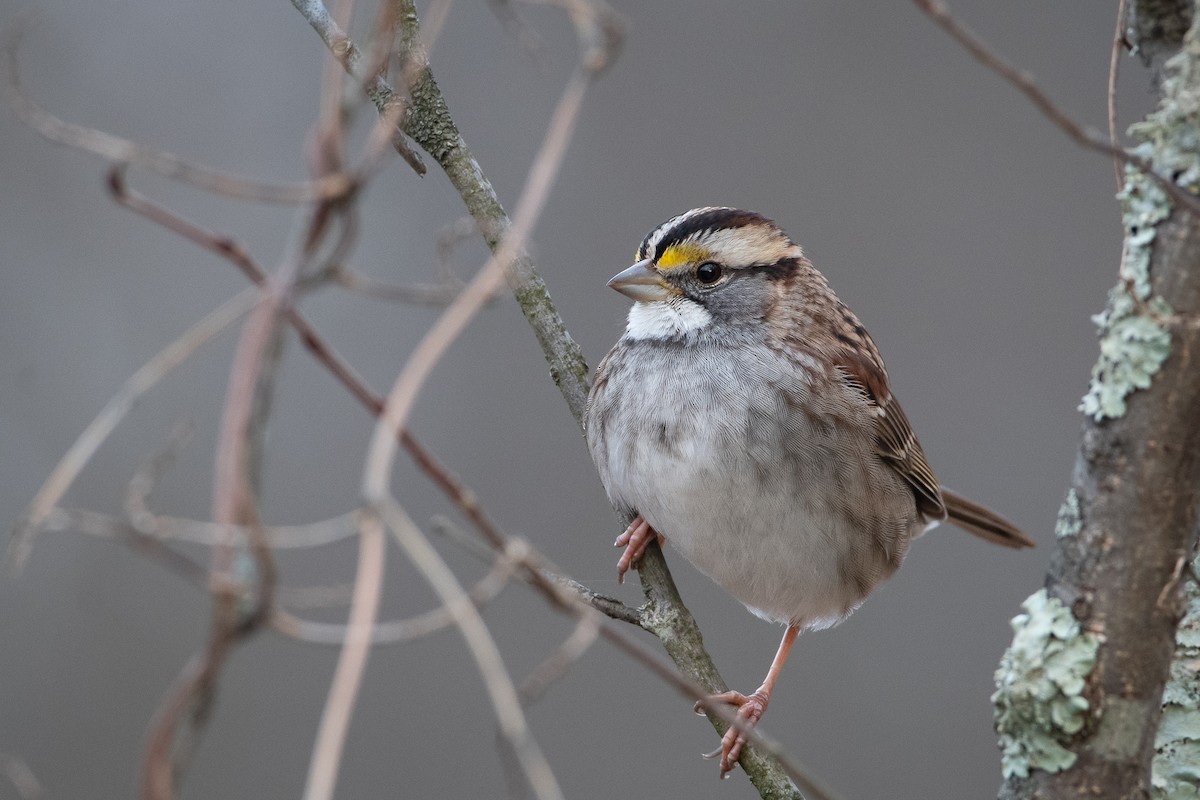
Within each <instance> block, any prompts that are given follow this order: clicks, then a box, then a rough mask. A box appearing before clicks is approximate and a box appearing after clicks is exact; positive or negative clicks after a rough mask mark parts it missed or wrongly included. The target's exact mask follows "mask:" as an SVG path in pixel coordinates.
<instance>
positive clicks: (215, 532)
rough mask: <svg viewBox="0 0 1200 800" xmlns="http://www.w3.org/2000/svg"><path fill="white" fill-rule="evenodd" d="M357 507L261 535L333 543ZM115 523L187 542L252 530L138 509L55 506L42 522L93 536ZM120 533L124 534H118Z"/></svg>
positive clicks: (295, 545) (278, 544) (242, 540)
mask: <svg viewBox="0 0 1200 800" xmlns="http://www.w3.org/2000/svg"><path fill="white" fill-rule="evenodd" d="M359 513H360V512H358V511H351V512H349V513H346V514H342V515H340V516H337V517H332V518H330V519H324V520H320V521H318V522H310V523H308V524H307V525H274V526H271V527H262V528H261V531H262V537H263V539H264V540H265V542H266V543H267V544H268V545H269V546H270V547H271V548H273V549H277V550H287V549H302V548H310V547H321V546H323V545H328V544H333V543H335V542H340V541H343V540H345V539H349V538H350V537H352V536H354V535H356V534H357V533H358V525H359V517H358V515H359ZM118 526H126V527H129V528H131V529H132V530H134V531H136V532H137V533H139V534H140V535H142V536H144V537H146V538H148V539H154V540H156V541H162V542H186V543H190V544H201V545H206V546H208V547H213V546H215V545H216V544H217V543H218V542H219V541H225V540H228V539H232V541H233V542H234V544H236V545H238V546H248V545H249V543H250V537H251V531H250V528H249V527H248V526H244V525H233V526H221V525H217V524H216V523H215V522H206V521H203V520H196V519H184V518H183V517H171V516H167V515H164V514H155V513H154V512H152V511H148V510H147V511H145V512H138V513H137V514H135V515H134V519H133V520H132V521H131V520H121V519H118V518H116V517H113V516H109V515H107V514H101V513H100V512H98V511H88V510H85V509H78V508H63V507H61V506H56V507H55V508H53V509H51V510H50V513H49V514H47V515H46V518H45V520H44V522H43V524H42V530H44V531H65V530H77V531H79V532H81V533H86V534H89V535H92V536H101V537H105V538H119V535H118V534H117V533H116V532H115V531H116V528H117V527H118ZM120 535H123V534H120Z"/></svg>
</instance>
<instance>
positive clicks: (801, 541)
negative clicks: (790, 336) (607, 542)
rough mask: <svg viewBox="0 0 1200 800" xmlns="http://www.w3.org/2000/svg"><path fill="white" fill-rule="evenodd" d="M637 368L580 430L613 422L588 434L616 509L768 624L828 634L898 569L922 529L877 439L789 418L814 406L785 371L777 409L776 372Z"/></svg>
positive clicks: (699, 363)
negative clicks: (641, 522)
mask: <svg viewBox="0 0 1200 800" xmlns="http://www.w3.org/2000/svg"><path fill="white" fill-rule="evenodd" d="M645 362H646V359H642V361H641V362H639V366H640V367H642V368H640V369H639V370H638V371H637V373H636V375H633V374H614V375H613V376H612V380H613V382H614V383H615V382H616V380H617V379H618V378H619V379H620V380H621V383H620V390H619V391H618V392H615V393H614V396H612V397H609V398H608V400H609V405H608V406H606V407H605V406H603V405H602V406H601V407H600V408H598V409H597V416H596V417H595V418H593V419H591V420H590V422H589V426H594V425H597V424H599V422H600V420H601V419H604V420H613V419H617V418H619V419H621V420H622V422H621V430H623V431H625V434H624V435H618V434H617V433H616V432H614V430H613V428H614V427H615V426H614V425H613V424H612V422H611V421H610V422H609V423H608V425H607V427H606V430H605V432H604V435H603V436H602V437H593V436H592V435H591V433H589V440H590V441H591V444H592V446H593V455H594V456H595V457H596V461H597V464H599V465H600V466H601V470H600V471H601V476H602V478H604V481H605V485H606V487H607V488H608V492H609V496H610V497H611V498H612V500H613V501H614V502H615V503H617V504H619V505H621V506H623V507H626V508H629V509H631V510H634V511H636V512H638V513H640V514H641V515H642V516H643V517H645V519H646V520H647V521H648V522H649V523H650V524H651V526H653V527H654V529H655V530H657V531H658V532H659V533H662V534H663V535H664V536H666V538H667V541H669V542H670V543H671V544H672V545H673V546H674V547H675V548H677V549H678V550H679V551H680V552H681V553H682V554H683V555H684V556H685V557H686V558H687V559H688V560H689V561H691V562H692V563H693V564H694V565H695V566H696V567H697V568H698V569H700V570H701V571H702V572H704V573H705V574H706V575H708V576H709V577H711V578H712V579H713V580H714V581H716V582H717V583H718V584H720V585H721V586H722V587H724V588H725V589H726V590H727V591H728V592H729V593H730V594H732V595H733V596H734V597H735V598H737V599H738V600H740V601H741V602H742V603H744V604H745V605H746V606H747V607H748V608H749V609H750V610H751V611H753V612H754V613H755V614H757V615H759V616H761V617H764V618H766V619H770V620H774V621H779V622H785V623H790V624H797V625H801V626H803V627H809V628H822V627H829V626H831V625H834V624H836V623H838V622H839V621H841V620H842V619H844V618H845V617H846V615H848V614H849V613H850V612H851V611H853V610H854V609H855V608H856V607H857V606H858V605H859V604H860V603H861V602H862V600H863V599H864V598H865V597H866V595H867V594H868V593H869V592H870V591H871V589H872V588H873V587H874V586H875V585H876V584H877V583H878V582H879V581H881V580H883V579H884V578H886V577H887V576H888V575H890V574H891V573H892V572H893V571H894V569H895V568H896V567H897V566H898V565H899V562H900V560H901V559H902V557H903V552H904V549H905V548H906V546H907V542H908V539H909V538H910V537H911V536H912V535H913V534H914V532H915V531H916V530H917V529H918V525H919V520H918V517H917V514H916V508H915V501H914V500H913V496H912V492H911V490H909V489H907V487H906V486H904V485H903V481H902V480H900V479H899V478H898V476H896V475H895V474H894V472H892V471H891V470H890V468H887V467H886V466H885V465H883V464H882V462H880V460H879V459H878V457H876V456H875V455H874V449H873V448H874V444H873V442H872V441H869V440H868V439H867V438H866V437H855V436H853V435H852V434H851V433H849V432H848V431H849V430H850V429H848V428H847V427H846V426H837V425H832V424H830V423H829V421H828V420H822V419H821V418H820V417H819V416H818V417H814V416H813V415H811V414H805V413H800V412H797V411H796V408H797V407H811V406H810V404H809V403H808V398H807V397H804V396H802V395H805V394H806V393H807V391H808V390H807V388H806V386H807V383H806V379H804V380H799V381H797V380H796V376H795V369H794V367H793V368H792V370H791V375H792V380H791V381H790V382H789V383H787V384H786V390H787V391H788V392H790V393H791V401H792V402H790V403H785V402H784V399H783V390H784V388H785V387H784V386H783V385H781V384H780V381H781V379H780V378H779V375H781V374H788V373H787V372H785V371H784V370H782V369H781V367H780V365H778V364H745V363H734V362H732V361H731V360H729V359H712V358H705V357H704V356H703V353H689V352H688V351H687V349H684V350H682V351H680V350H674V351H672V352H670V353H666V354H664V355H663V357H662V358H661V359H654V360H653V363H652V364H651V365H647V364H646V363H645ZM614 369H615V370H618V371H619V370H620V369H621V367H620V365H614ZM764 371H766V372H768V373H770V378H769V380H768V383H771V382H773V385H770V386H769V387H768V390H766V391H764V386H763V382H764V374H763V372H764ZM698 376H702V377H698ZM800 378H804V376H800ZM750 387H757V390H755V389H754V388H750ZM598 402H599V403H601V404H602V403H603V402H604V399H603V398H598ZM635 410H636V411H637V412H640V413H636V412H635ZM839 411H840V412H842V413H847V414H853V413H855V410H854V409H853V408H851V407H850V406H847V407H846V408H840V409H839ZM631 428H632V431H630V429H631ZM598 449H599V452H598V451H597V450H598ZM871 491H877V492H879V497H880V502H879V503H878V504H877V505H878V508H876V509H874V510H873V511H872V510H861V509H855V508H854V504H853V503H851V502H849V501H848V498H850V497H856V496H857V497H862V496H864V495H865V494H869V493H870V492H871Z"/></svg>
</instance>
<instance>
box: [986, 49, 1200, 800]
mask: <svg viewBox="0 0 1200 800" xmlns="http://www.w3.org/2000/svg"><path fill="white" fill-rule="evenodd" d="M1198 101H1200V39H1198V38H1197V31H1196V30H1195V29H1194V28H1193V30H1192V31H1190V32H1189V34H1188V36H1187V37H1186V39H1185V41H1184V46H1183V49H1182V51H1181V52H1180V53H1179V54H1178V55H1176V56H1174V57H1173V58H1171V59H1170V60H1169V61H1168V62H1167V64H1166V77H1165V79H1164V80H1163V82H1162V97H1161V102H1160V106H1159V108H1158V110H1157V111H1155V112H1153V113H1152V114H1150V115H1149V116H1148V117H1147V119H1146V120H1145V121H1144V122H1142V123H1139V124H1138V125H1135V126H1134V127H1133V131H1132V132H1133V134H1134V135H1135V136H1136V137H1137V138H1139V139H1140V140H1141V142H1142V143H1141V144H1140V145H1139V146H1138V147H1137V148H1136V152H1137V154H1138V155H1139V157H1140V158H1142V159H1144V160H1146V161H1148V162H1150V163H1151V164H1152V166H1153V168H1154V170H1155V174H1158V175H1171V176H1173V177H1175V179H1176V180H1177V182H1178V183H1179V184H1180V185H1181V186H1183V187H1186V188H1187V189H1188V190H1194V189H1195V187H1196V186H1197V185H1198V179H1200V147H1198V143H1197V140H1196V131H1197V130H1198V129H1200V102H1198ZM1125 179H1126V186H1125V190H1124V192H1123V194H1122V201H1123V204H1124V221H1125V226H1126V247H1125V256H1124V259H1123V262H1122V268H1121V281H1120V282H1119V283H1118V285H1117V286H1116V287H1114V289H1113V290H1112V291H1111V292H1110V293H1109V303H1108V307H1107V309H1106V310H1105V311H1104V313H1103V314H1101V315H1100V316H1099V317H1098V318H1097V321H1098V323H1099V325H1100V331H1101V357H1100V361H1099V362H1098V363H1097V365H1096V367H1095V368H1094V369H1093V373H1092V386H1091V388H1090V389H1089V391H1088V394H1087V395H1086V396H1085V398H1084V401H1083V404H1082V406H1081V409H1082V410H1083V411H1084V412H1085V414H1086V419H1085V424H1084V430H1083V434H1082V437H1081V443H1080V449H1079V454H1078V457H1077V461H1076V465H1075V475H1074V478H1073V481H1072V484H1073V485H1072V489H1071V491H1070V493H1069V495H1068V499H1067V502H1066V503H1065V504H1064V507H1063V511H1062V512H1061V513H1060V518H1059V526H1058V530H1057V533H1058V544H1059V547H1058V550H1057V552H1056V553H1055V556H1054V559H1053V562H1052V564H1051V567H1050V571H1049V574H1048V576H1047V588H1046V590H1045V591H1044V592H1041V593H1039V594H1038V595H1035V596H1034V597H1032V598H1030V600H1028V601H1026V611H1027V613H1026V614H1024V615H1022V616H1021V617H1019V618H1018V620H1017V621H1016V624H1015V627H1016V628H1017V636H1016V638H1014V642H1013V646H1012V647H1011V648H1010V650H1009V652H1008V653H1007V654H1006V656H1005V663H1004V665H1002V667H1005V666H1006V667H1008V669H1007V670H1006V669H1003V668H1002V670H1001V671H1000V672H998V673H997V677H998V679H1000V680H999V682H1000V688H999V691H997V693H996V695H995V697H994V699H995V701H996V703H997V709H998V717H997V719H998V721H999V723H1000V725H999V727H1000V733H1001V741H1002V744H1003V745H1004V747H1005V763H1004V768H1005V775H1006V781H1005V784H1004V786H1003V788H1002V789H1001V793H1000V796H1001V797H1002V798H1012V799H1014V800H1015V799H1016V798H1032V797H1079V796H1085V795H1088V796H1091V795H1092V794H1093V793H1094V792H1097V791H1101V787H1102V791H1103V795H1104V796H1105V797H1110V798H1144V797H1147V796H1149V790H1150V763H1151V756H1152V755H1153V752H1154V744H1155V732H1156V731H1157V729H1158V726H1159V720H1160V715H1161V710H1162V696H1163V686H1164V683H1165V682H1166V680H1167V676H1168V668H1169V666H1170V662H1171V657H1172V653H1173V650H1174V641H1175V630H1176V625H1177V623H1178V622H1179V619H1180V617H1181V616H1182V613H1183V605H1182V602H1181V595H1180V588H1181V583H1182V582H1181V580H1180V568H1181V566H1182V565H1183V564H1184V563H1185V561H1186V559H1187V558H1189V557H1190V554H1191V553H1192V550H1193V547H1194V544H1195V536H1196V530H1197V525H1196V523H1197V502H1198V501H1200V458H1198V457H1197V453H1200V425H1198V424H1197V416H1196V414H1197V412H1196V409H1197V408H1200V365H1198V364H1197V358H1198V357H1200V331H1197V330H1196V328H1195V326H1190V325H1184V326H1170V325H1167V324H1164V320H1166V319H1168V318H1171V317H1172V316H1173V315H1175V316H1182V317H1193V316H1194V315H1195V314H1197V313H1198V312H1200V269H1197V268H1196V265H1197V264H1200V219H1198V218H1197V217H1196V215H1194V214H1191V213H1183V211H1182V209H1181V208H1180V207H1179V206H1178V205H1175V204H1174V203H1173V202H1172V201H1173V199H1174V197H1175V195H1174V194H1173V193H1172V194H1170V195H1168V193H1166V192H1164V191H1162V190H1161V189H1160V187H1159V186H1158V184H1157V183H1156V182H1154V181H1151V180H1150V179H1149V178H1148V177H1147V174H1146V173H1144V172H1142V171H1140V170H1138V169H1132V168H1127V169H1126V173H1125ZM1151 312H1153V313H1151ZM1030 689H1034V690H1035V691H1037V692H1039V693H1040V695H1039V697H1040V706H1041V708H1043V709H1047V712H1043V713H1041V714H1040V715H1039V714H1038V713H1037V709H1036V708H1034V707H1031V706H1023V705H1022V697H1025V696H1026V693H1027V692H1028V691H1029V690H1030ZM1022 708H1027V709H1028V710H1029V711H1031V712H1032V713H1024V712H1022ZM1054 709H1057V710H1058V711H1057V712H1055V711H1053V710H1054ZM1196 738H1200V735H1197V736H1196Z"/></svg>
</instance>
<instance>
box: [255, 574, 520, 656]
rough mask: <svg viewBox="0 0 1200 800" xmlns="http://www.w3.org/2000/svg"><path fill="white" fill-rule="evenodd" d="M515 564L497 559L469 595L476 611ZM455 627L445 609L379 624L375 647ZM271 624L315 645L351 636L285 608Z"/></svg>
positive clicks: (497, 589) (372, 636)
mask: <svg viewBox="0 0 1200 800" xmlns="http://www.w3.org/2000/svg"><path fill="white" fill-rule="evenodd" d="M514 566H515V562H514V561H513V559H512V558H511V557H502V558H499V559H496V560H495V562H494V563H493V564H492V568H491V569H490V570H488V573H487V574H486V575H484V576H483V578H481V579H480V580H479V581H478V582H477V583H476V584H475V585H474V586H473V587H471V590H470V591H469V592H468V593H467V594H468V595H469V596H470V598H471V602H472V603H473V604H474V605H475V607H476V608H483V607H484V606H485V605H487V604H488V603H489V602H491V601H492V600H493V599H495V598H496V597H497V596H498V595H499V594H500V592H501V591H503V589H504V587H505V586H507V585H508V581H509V578H511V577H512V573H513V568H514ZM453 624H454V618H453V616H451V614H450V612H449V611H448V610H447V609H446V608H445V607H444V606H438V607H436V608H433V609H430V610H429V611H426V612H425V613H423V614H417V615H416V616H413V617H409V618H407V619H401V620H394V621H390V622H378V623H375V624H374V626H372V628H371V631H370V640H371V644H372V645H380V644H401V643H404V642H411V641H413V640H414V639H419V638H421V637H423V636H428V635H430V634H432V633H436V632H437V631H440V630H444V629H445V628H448V627H450V626H451V625H453ZM271 625H272V626H273V627H274V628H275V629H276V630H278V631H279V632H280V633H282V634H284V635H286V636H291V637H293V638H295V639H300V640H302V641H305V642H310V643H313V644H341V643H342V642H343V641H344V640H345V638H346V635H347V629H346V626H344V625H331V624H326V623H320V622H310V621H308V620H302V619H300V618H298V617H296V616H294V615H292V614H291V613H289V612H287V611H285V610H284V609H282V608H279V607H276V608H275V609H274V610H273V611H272V613H271Z"/></svg>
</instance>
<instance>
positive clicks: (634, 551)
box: [613, 514, 666, 583]
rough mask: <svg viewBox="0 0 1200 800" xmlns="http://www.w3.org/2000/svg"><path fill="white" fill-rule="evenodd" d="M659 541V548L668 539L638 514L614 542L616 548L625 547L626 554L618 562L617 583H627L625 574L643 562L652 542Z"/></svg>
mask: <svg viewBox="0 0 1200 800" xmlns="http://www.w3.org/2000/svg"><path fill="white" fill-rule="evenodd" d="M655 539H657V540H658V544H659V546H661V545H662V543H663V541H664V540H665V539H666V537H665V536H663V535H662V534H661V533H658V532H657V531H655V530H654V529H653V528H651V527H650V523H649V522H646V520H645V519H643V518H642V515H641V514H638V515H637V516H636V517H634V518H633V522H631V523H629V527H628V528H626V529H625V532H624V533H622V534H621V535H620V536H618V537H617V540H616V541H615V542H613V546H614V547H624V548H625V552H624V553H622V554H621V557H620V558H619V559H618V560H617V582H618V583H624V582H625V573H626V572H628V571H629V568H630V567H632V566H633V565H634V564H636V563H637V562H638V561H640V560H641V558H642V554H643V553H645V552H646V548H647V547H649V546H650V542H652V541H654V540H655Z"/></svg>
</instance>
